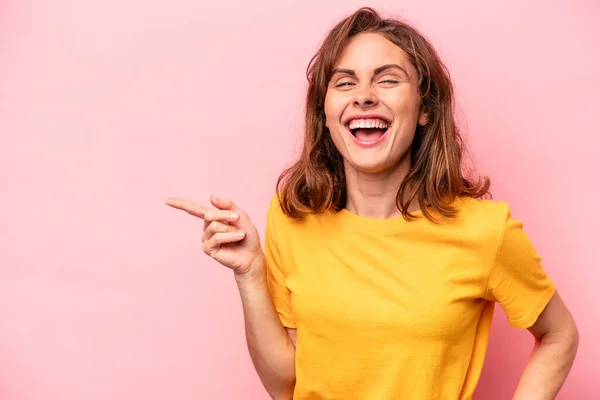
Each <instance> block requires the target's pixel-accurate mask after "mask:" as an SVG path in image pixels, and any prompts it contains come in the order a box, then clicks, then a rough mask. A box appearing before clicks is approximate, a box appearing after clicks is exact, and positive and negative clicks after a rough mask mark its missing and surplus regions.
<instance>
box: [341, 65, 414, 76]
mask: <svg viewBox="0 0 600 400" xmlns="http://www.w3.org/2000/svg"><path fill="white" fill-rule="evenodd" d="M387 69H399V70H401V71H402V72H404V73H405V74H406V75H408V73H407V72H406V70H405V69H404V68H402V67H401V66H400V65H398V64H386V65H382V66H381V67H377V68H375V69H374V70H373V74H374V75H377V74H380V73H381V72H383V71H385V70H387ZM335 74H346V75H351V76H356V71H354V70H353V69H347V68H335V69H334V70H333V71H332V73H331V75H332V76H333V75H335Z"/></svg>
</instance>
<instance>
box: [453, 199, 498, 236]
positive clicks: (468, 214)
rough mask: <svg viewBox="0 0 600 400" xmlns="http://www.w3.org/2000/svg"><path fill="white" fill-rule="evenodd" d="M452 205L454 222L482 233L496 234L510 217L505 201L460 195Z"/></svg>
mask: <svg viewBox="0 0 600 400" xmlns="http://www.w3.org/2000/svg"><path fill="white" fill-rule="evenodd" d="M452 205H453V207H454V208H455V209H456V210H457V215H456V217H455V219H456V222H455V224H456V225H457V226H460V227H462V228H470V230H473V231H476V232H479V234H482V235H483V234H485V233H488V234H490V235H492V236H496V235H497V234H498V233H499V232H501V231H502V230H503V229H504V226H505V224H506V221H507V220H508V218H510V207H509V205H508V203H506V202H505V201H496V200H491V199H474V198H469V197H460V198H457V199H456V201H455V202H454V203H453V204H452Z"/></svg>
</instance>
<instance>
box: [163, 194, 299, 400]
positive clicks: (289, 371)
mask: <svg viewBox="0 0 600 400" xmlns="http://www.w3.org/2000/svg"><path fill="white" fill-rule="evenodd" d="M210 202H211V203H212V205H213V206H215V207H216V208H217V210H210V209H208V208H206V207H204V206H202V205H200V204H197V203H194V202H191V201H189V200H184V199H177V198H171V199H167V201H166V203H167V205H169V206H171V207H174V208H177V209H180V210H184V211H187V212H188V213H189V214H191V215H193V216H195V217H198V218H201V219H203V220H204V233H203V235H202V242H203V251H204V252H205V253H206V254H207V255H208V256H210V257H212V258H213V259H215V260H216V261H218V262H219V263H221V264H222V265H224V266H226V267H228V268H230V269H231V270H232V271H233V272H234V276H235V280H236V283H237V286H238V289H239V292H240V296H241V298H242V307H243V311H244V321H245V328H246V340H247V343H248V349H249V352H250V357H251V358H252V362H253V363H254V367H255V369H256V372H257V373H258V376H259V378H260V380H261V382H262V383H263V385H264V387H265V389H266V390H267V392H268V393H269V394H270V395H271V397H272V398H273V399H275V400H280V399H281V400H284V399H285V400H288V399H291V398H292V395H293V392H294V386H295V383H296V372H295V357H296V350H295V344H296V330H295V329H289V330H287V331H286V328H284V327H283V325H282V323H281V320H280V319H279V316H278V313H277V311H276V310H275V306H274V304H273V299H272V297H271V294H270V292H269V289H268V286H267V281H266V269H267V266H266V261H265V260H266V257H265V254H264V252H263V250H262V247H261V245H260V237H259V235H258V232H257V230H256V228H255V226H254V224H252V222H251V221H250V218H249V217H248V215H247V214H246V213H245V212H244V211H243V210H241V209H240V208H238V207H237V206H236V205H235V204H233V202H232V201H231V200H228V199H221V198H217V197H214V196H211V199H210Z"/></svg>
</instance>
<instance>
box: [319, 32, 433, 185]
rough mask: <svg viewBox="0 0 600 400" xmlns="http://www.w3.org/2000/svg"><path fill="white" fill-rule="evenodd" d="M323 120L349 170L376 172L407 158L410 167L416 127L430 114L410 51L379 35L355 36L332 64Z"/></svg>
mask: <svg viewBox="0 0 600 400" xmlns="http://www.w3.org/2000/svg"><path fill="white" fill-rule="evenodd" d="M325 117H326V123H325V124H326V126H327V128H328V129H329V132H330V133H331V138H332V140H333V142H334V143H335V146H336V147H337V149H338V151H339V152H340V153H341V154H342V156H343V157H344V161H345V164H346V168H347V169H348V168H352V169H354V170H356V172H362V173H369V174H377V173H381V172H390V171H389V170H391V169H395V168H398V167H399V166H400V165H401V163H400V162H401V161H403V160H406V162H408V163H409V165H410V147H411V144H412V141H413V138H414V135H415V131H416V127H417V124H420V125H425V124H426V123H427V115H426V113H425V112H424V110H423V109H422V107H421V98H420V95H419V90H418V76H417V71H416V69H415V68H414V67H413V65H412V64H411V62H410V61H409V60H408V57H407V55H406V53H405V52H404V51H403V50H402V49H401V48H400V47H398V46H396V45H395V44H394V43H392V42H390V41H389V40H388V39H386V38H385V37H383V36H382V35H379V34H377V33H361V34H358V35H356V36H355V37H354V38H352V40H351V41H350V43H349V44H348V45H347V47H346V48H345V49H344V51H343V53H342V54H341V57H340V59H339V62H338V63H337V64H336V65H335V66H334V72H333V75H332V78H331V81H330V82H329V85H328V88H327V93H326V96H325Z"/></svg>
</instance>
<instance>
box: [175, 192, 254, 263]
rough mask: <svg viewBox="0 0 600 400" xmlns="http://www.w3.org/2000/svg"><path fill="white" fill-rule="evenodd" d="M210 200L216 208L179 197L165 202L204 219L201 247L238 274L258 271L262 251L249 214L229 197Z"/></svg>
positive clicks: (213, 197) (214, 197) (212, 197)
mask: <svg viewBox="0 0 600 400" xmlns="http://www.w3.org/2000/svg"><path fill="white" fill-rule="evenodd" d="M210 202H211V204H212V205H213V206H215V207H216V208H217V209H216V210H212V209H208V208H206V207H204V206H202V205H200V204H197V203H194V202H192V201H189V200H184V199H179V198H169V199H167V200H166V202H165V203H166V204H167V205H168V206H171V207H173V208H177V209H179V210H183V211H187V212H188V213H189V214H191V215H193V216H195V217H198V218H201V219H203V220H204V234H203V235H202V243H203V251H204V253H206V254H207V255H208V256H210V257H212V258H214V259H215V260H217V261H218V262H219V263H221V264H223V265H224V266H226V267H227V268H231V269H232V270H233V272H235V273H236V274H237V275H248V274H254V273H260V271H257V270H258V269H260V268H262V267H263V265H264V263H263V262H262V260H263V258H264V254H263V251H262V248H261V245H260V237H259V235H258V231H257V230H256V227H255V226H254V224H253V223H252V221H250V218H249V217H248V214H246V213H245V212H244V211H243V210H241V209H240V208H238V207H237V206H236V205H235V204H233V202H232V201H231V200H229V199H222V198H218V197H216V196H211V197H210Z"/></svg>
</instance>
